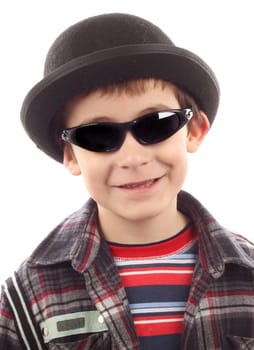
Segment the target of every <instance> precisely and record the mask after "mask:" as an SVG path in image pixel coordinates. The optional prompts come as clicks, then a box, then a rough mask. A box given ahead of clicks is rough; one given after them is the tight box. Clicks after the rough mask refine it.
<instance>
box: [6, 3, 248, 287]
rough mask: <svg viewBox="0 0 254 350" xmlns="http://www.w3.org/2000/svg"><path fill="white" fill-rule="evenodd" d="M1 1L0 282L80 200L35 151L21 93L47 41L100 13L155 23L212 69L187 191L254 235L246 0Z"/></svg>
mask: <svg viewBox="0 0 254 350" xmlns="http://www.w3.org/2000/svg"><path fill="white" fill-rule="evenodd" d="M1 4H2V5H0V19H1V20H0V26H1V27H0V45H1V48H0V50H1V51H0V89H1V91H0V93H1V94H0V96H1V112H0V115H1V117H0V120H1V126H0V130H1V132H0V143H1V148H0V149H1V156H0V160H1V163H0V164H1V168H0V170H1V172H0V174H1V175H0V176H1V178H0V186H1V187H0V198H1V199H0V203H1V224H0V225H1V226H0V227H1V229H0V248H1V250H0V280H1V281H2V280H3V279H4V278H5V277H7V275H8V274H9V273H10V272H11V271H12V270H14V269H15V268H17V267H18V265H19V264H20V263H21V261H22V260H23V259H24V258H25V257H26V256H28V255H29V254H30V253H31V252H32V250H33V249H34V247H36V245H37V244H38V243H39V242H40V241H41V240H42V238H43V237H44V236H45V235H46V234H47V233H48V232H49V231H50V230H51V229H52V228H53V227H54V226H55V225H56V224H58V223H59V222H60V221H61V220H62V219H63V218H64V217H65V216H66V215H68V214H69V213H71V212H72V211H74V210H76V209H78V208H79V207H80V206H81V205H82V204H83V203H84V202H85V200H86V199H87V198H88V195H87V193H86V190H85V188H84V185H83V182H82V180H81V179H80V178H75V177H72V176H71V175H70V174H69V173H68V172H67V171H66V170H65V169H64V168H63V166H62V165H60V164H58V163H56V162H54V161H53V160H51V159H50V158H48V157H47V156H46V155H44V154H43V153H42V152H40V151H39V150H37V149H36V147H35V146H34V144H33V143H32V142H31V141H30V139H29V138H28V137H27V136H26V134H25V132H24V131H23V129H22V126H21V124H20V121H19V111H20V107H21V103H22V100H23V98H24V96H25V95H26V93H27V92H28V90H29V89H30V88H31V87H32V86H33V85H34V84H35V83H37V82H38V81H39V80H40V79H41V78H42V71H43V63H44V59H45V55H46V53H47V50H48V48H49V46H50V45H51V43H52V42H53V40H54V39H55V38H56V37H57V36H58V35H59V34H60V33H61V32H62V31H63V30H64V29H66V28H67V27H68V26H69V25H71V24H73V23H75V22H76V21H79V20H81V19H83V18H85V17H88V16H92V15H96V14H100V13H106V12H127V13H132V14H136V15H139V16H142V17H145V18H147V19H148V20H151V21H153V22H154V23H155V24H157V25H159V26H160V27H161V28H162V29H163V30H164V31H165V32H167V34H168V35H169V36H170V37H171V39H172V40H173V41H174V42H175V44H176V45H177V46H182V47H184V48H186V49H189V50H191V51H193V52H195V53H197V54H198V55H199V56H201V57H202V58H203V59H204V60H205V61H206V62H207V63H208V64H209V65H210V66H211V67H212V68H213V70H214V71H215V72H216V75H217V77H218V80H219V81H220V85H221V104H220V108H219V112H218V115H217V118H216V121H215V123H214V125H213V127H212V129H211V130H210V132H209V135H208V137H207V139H206V141H205V143H204V144H203V145H202V147H201V148H200V150H199V151H198V153H196V154H194V155H191V157H190V170H189V177H188V180H187V181H186V184H185V189H187V190H188V191H190V192H191V193H192V194H194V195H195V196H196V197H197V198H198V199H199V200H201V202H203V204H204V205H205V206H206V207H207V208H208V209H209V210H210V212H212V214H213V215H214V216H215V217H216V218H217V219H218V220H219V221H220V222H221V223H222V224H223V225H225V226H227V227H228V228H229V229H232V230H234V231H236V232H238V233H240V234H242V235H244V236H246V237H248V238H249V239H251V240H254V233H253V232H254V231H253V227H252V218H253V210H252V207H253V204H252V201H253V196H254V186H253V178H254V176H253V175H254V171H253V149H254V147H253V132H254V122H253V118H254V97H253V95H254V88H253V81H254V68H253V63H254V53H253V48H254V39H253V36H254V34H253V33H254V20H253V10H252V1H251V0H249V1H248V0H242V1H232V0H231V1H229V0H228V1H227V0H224V1H223V0H213V1H205V0H200V1H199V0H194V1H193V0H192V1H189V0H186V1H181V0H174V1H166V0H156V1H132V0H129V1H120V0H115V1H113V0H112V1H109V0H107V1H104V0H101V1H96V0H93V1H85V0H83V1H79V0H73V1H70V0H69V1H67V0H61V1H59V0H53V1H32V0H31V1H29V0H22V1H18V0H16V1H11V0H8V2H7V1H5V2H4V1H3V2H2V3H1Z"/></svg>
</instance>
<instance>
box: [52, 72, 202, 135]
mask: <svg viewBox="0 0 254 350" xmlns="http://www.w3.org/2000/svg"><path fill="white" fill-rule="evenodd" d="M148 83H152V84H153V86H154V87H157V86H160V87H161V88H162V89H165V88H166V87H167V86H170V87H173V90H174V93H175V96H176V98H177V100H178V102H179V105H180V107H181V108H185V107H188V106H192V110H193V114H194V117H193V118H196V120H197V121H198V122H201V121H202V117H201V114H200V108H199V106H198V104H197V103H196V101H195V100H194V98H193V97H191V96H190V95H189V94H188V93H187V92H185V91H184V90H183V89H181V88H179V87H178V86H176V85H175V84H172V83H171V82H169V81H165V80H160V79H153V78H146V79H138V80H131V81H126V82H122V83H116V84H112V85H108V86H103V87H100V88H98V89H97V90H96V91H99V92H100V93H101V96H104V95H106V94H119V95H120V94H121V93H123V92H125V93H127V94H129V95H130V96H135V95H140V94H142V93H144V92H145V91H146V90H147V86H148ZM92 92H94V90H93V91H85V92H83V93H81V94H79V95H77V96H75V97H74V98H72V99H70V100H69V101H67V102H66V103H65V104H64V106H62V107H61V108H60V109H59V110H58V111H57V113H56V115H55V117H54V119H53V120H54V121H53V125H52V127H53V130H54V132H55V135H57V138H58V140H59V138H60V134H61V132H62V130H63V129H64V128H65V123H66V118H68V115H69V114H70V113H71V110H72V108H73V106H74V104H75V103H77V102H78V101H80V100H81V99H83V98H85V97H87V96H89V94H90V93H92ZM190 125H191V122H190V123H188V128H189V127H190Z"/></svg>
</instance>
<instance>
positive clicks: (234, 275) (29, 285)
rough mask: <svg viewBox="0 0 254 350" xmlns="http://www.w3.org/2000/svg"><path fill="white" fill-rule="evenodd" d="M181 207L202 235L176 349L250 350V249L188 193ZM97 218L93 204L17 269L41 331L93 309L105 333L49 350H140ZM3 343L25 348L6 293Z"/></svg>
mask: <svg viewBox="0 0 254 350" xmlns="http://www.w3.org/2000/svg"><path fill="white" fill-rule="evenodd" d="M178 207H179V210H181V211H182V212H184V213H185V214H186V215H188V216H189V217H190V218H191V221H192V222H193V223H194V225H195V230H196V231H197V232H198V235H199V258H198V261H197V264H196V267H195V271H194V275H193V283H192V286H191V290H190V294H189V299H188V302H187V304H186V310H185V315H184V328H183V334H182V339H181V350H193V349H195V350H220V349H222V350H227V349H230V350H232V349H233V350H234V349H254V246H253V245H252V244H251V243H249V242H248V241H247V240H246V239H244V238H242V237H239V236H236V235H234V234H232V233H230V232H228V231H227V230H225V229H224V228H223V227H221V226H220V225H219V224H218V223H217V222H216V221H215V220H214V218H213V217H212V216H211V215H210V214H209V212H208V211H207V210H206V209H205V208H204V207H203V206H202V205H201V204H200V203H199V202H198V201H197V200H196V199H194V198H193V197H192V196H191V195H189V194H187V193H186V192H181V193H180V194H179V197H178ZM96 215H97V209H96V204H95V203H94V202H93V201H92V200H89V201H88V203H87V204H86V205H85V206H84V207H83V208H82V209H81V210H79V211H78V212H76V213H74V214H73V215H71V216H70V217H68V218H67V219H66V220H65V221H64V222H63V223H62V224H61V225H59V226H58V227H57V228H56V229H55V230H54V231H53V232H52V233H51V234H50V235H49V236H48V237H47V238H46V239H45V240H44V241H43V242H42V243H41V245H40V246H39V247H38V248H37V249H36V251H35V252H34V253H33V255H32V256H31V257H30V258H29V259H28V260H27V261H25V262H24V263H23V264H22V266H21V267H20V268H19V270H18V277H19V281H20V284H22V286H23V289H24V293H25V294H26V296H27V300H28V301H29V304H30V306H31V308H32V312H33V314H34V317H35V320H36V322H37V324H38V326H39V325H40V324H41V322H45V321H46V320H48V319H51V318H52V317H53V316H61V317H63V316H64V315H68V314H73V313H76V312H86V313H88V312H89V311H95V310H98V311H99V312H100V320H98V321H100V322H105V324H106V326H107V328H108V330H107V331H103V332H97V331H96V329H94V331H92V330H91V329H90V332H89V333H84V334H79V335H69V336H68V337H62V338H58V339H54V340H52V341H50V342H49V343H47V347H48V349H51V350H52V349H53V350H54V349H66V350H67V349H73V350H76V349H77V350H78V349H79V350H85V349H86V350H88V349H92V350H97V349H100V350H103V349H107V350H109V349H113V350H118V349H119V350H124V349H126V350H127V349H128V350H136V349H137V350H138V349H139V342H138V337H137V335H136V332H135V327H134V324H133V319H132V315H131V311H130V307H129V304H128V300H127V296H126V292H125V289H124V288H123V286H122V283H121V279H120V276H119V274H118V270H117V267H116V265H115V264H114V261H113V258H112V255H111V254H110V251H109V249H108V245H107V243H106V242H105V241H104V240H103V239H102V238H101V237H100V234H99V232H98V230H97V226H96ZM66 317H67V316H66ZM86 321H87V322H89V319H87V320H86ZM44 331H45V330H44ZM50 331H51V330H50V329H49V330H47V333H48V332H50ZM45 333H46V332H45ZM0 345H1V349H4V350H7V349H8V350H20V349H22V346H21V344H20V340H19V337H18V334H17V328H16V324H15V321H14V319H13V315H12V313H11V310H10V306H9V305H8V302H7V299H6V295H5V292H4V290H3V292H2V296H1V303H0Z"/></svg>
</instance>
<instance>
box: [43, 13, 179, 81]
mask: <svg viewBox="0 0 254 350" xmlns="http://www.w3.org/2000/svg"><path fill="white" fill-rule="evenodd" d="M154 43H155V44H167V45H169V46H174V44H173V42H172V41H171V40H170V39H169V37H168V36H167V35H166V34H165V33H164V32H163V31H162V30H161V29H160V28H158V27H157V26H155V25H154V24H153V23H151V22H149V21H147V20H145V19H143V18H140V17H137V16H134V15H129V14H117V13H115V14H105V15H99V16H95V17H90V18H88V19H85V20H83V21H80V22H78V23H76V24H75V25H73V26H71V27H69V28H68V29H67V30H65V31H64V32H63V33H62V34H61V35H60V36H59V37H58V38H57V39H56V40H55V42H54V43H53V45H52V46H51V48H50V49H49V52H48V54H47V57H46V61H45V66H44V76H47V75H49V74H51V73H52V72H54V71H55V70H56V69H57V68H59V67H61V66H63V65H64V64H66V63H68V62H70V61H71V60H73V59H76V58H79V57H81V56H85V55H88V54H92V53H94V52H96V51H100V50H106V49H111V48H114V47H119V46H123V45H135V44H154Z"/></svg>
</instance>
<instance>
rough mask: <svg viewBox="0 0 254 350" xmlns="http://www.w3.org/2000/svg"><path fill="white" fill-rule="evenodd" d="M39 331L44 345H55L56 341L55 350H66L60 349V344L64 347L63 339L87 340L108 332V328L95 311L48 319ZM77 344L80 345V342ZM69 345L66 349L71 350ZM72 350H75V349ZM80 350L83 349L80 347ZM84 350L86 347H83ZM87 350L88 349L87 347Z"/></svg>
mask: <svg viewBox="0 0 254 350" xmlns="http://www.w3.org/2000/svg"><path fill="white" fill-rule="evenodd" d="M40 329H41V333H42V336H43V339H44V342H45V344H48V343H51V344H52V343H54V344H56V343H57V340H58V339H59V340H60V342H59V346H58V347H55V349H67V348H66V347H60V344H62V345H64V338H66V341H67V338H69V339H71V338H73V337H75V336H79V335H86V336H85V337H84V339H88V338H91V337H92V336H93V335H98V334H100V333H102V332H107V331H108V327H107V325H106V324H105V322H104V319H103V317H102V315H101V314H100V313H99V311H97V310H95V311H83V312H75V313H71V314H64V315H57V316H53V317H50V318H48V319H46V320H45V321H43V322H41V323H40ZM78 338H80V337H78ZM82 338H83V337H82ZM78 342H79V343H80V341H78ZM84 343H85V340H84ZM70 344H71V342H69V348H68V349H72V347H70ZM52 349H54V348H52ZM73 349H75V347H74V348H73ZM81 349H83V348H82V346H81ZM84 349H86V347H84ZM87 349H89V347H88V348H87Z"/></svg>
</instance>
